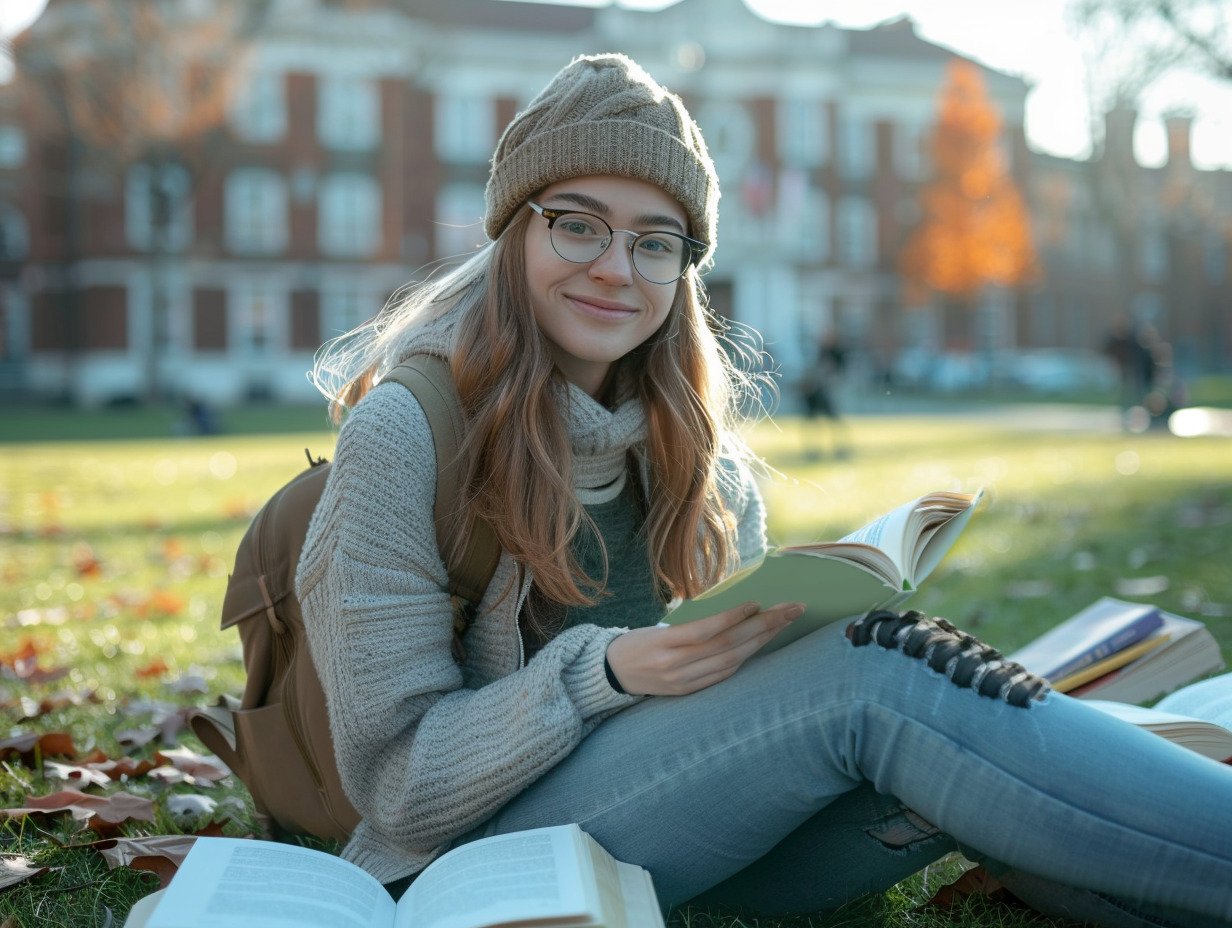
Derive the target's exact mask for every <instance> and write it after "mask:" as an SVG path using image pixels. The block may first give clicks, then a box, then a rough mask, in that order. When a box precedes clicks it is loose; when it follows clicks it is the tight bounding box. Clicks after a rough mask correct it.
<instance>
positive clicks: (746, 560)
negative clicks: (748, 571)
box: [720, 455, 767, 567]
mask: <svg viewBox="0 0 1232 928" xmlns="http://www.w3.org/2000/svg"><path fill="white" fill-rule="evenodd" d="M720 467H721V468H722V474H723V476H722V479H721V481H720V486H721V488H722V492H723V495H724V498H725V500H726V503H727V507H728V510H729V511H730V512H731V513H732V515H733V516H734V517H735V519H736V553H737V555H738V556H739V558H740V567H746V566H748V564H750V563H751V562H752V561H755V560H757V559H758V558H759V557H761V556H762V555H763V554H765V553H766V545H767V542H766V505H765V503H764V502H763V500H762V497H761V490H760V489H758V486H757V481H756V479H755V478H754V476H753V472H752V470H751V469H750V467H749V466H748V464H746V463H745V462H744V461H742V460H740V458H738V457H736V456H734V455H729V456H726V457H723V458H721V459H720Z"/></svg>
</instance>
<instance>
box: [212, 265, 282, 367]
mask: <svg viewBox="0 0 1232 928" xmlns="http://www.w3.org/2000/svg"><path fill="white" fill-rule="evenodd" d="M289 301H290V300H289V294H288V293H287V290H286V287H285V286H282V285H280V284H279V283H278V282H277V281H275V280H274V279H272V278H269V277H262V276H250V277H241V278H240V279H238V280H236V281H235V282H234V283H233V284H232V286H231V288H230V291H229V292H228V294H227V304H228V306H227V314H228V316H229V317H230V318H229V320H228V325H227V331H228V333H229V335H228V341H229V344H230V348H231V350H232V351H234V352H235V353H236V354H237V355H239V356H241V357H246V358H254V357H262V358H264V357H272V356H277V355H280V354H282V353H284V352H285V351H286V348H287V307H288V305H289Z"/></svg>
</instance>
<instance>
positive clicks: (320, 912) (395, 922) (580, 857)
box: [124, 825, 663, 928]
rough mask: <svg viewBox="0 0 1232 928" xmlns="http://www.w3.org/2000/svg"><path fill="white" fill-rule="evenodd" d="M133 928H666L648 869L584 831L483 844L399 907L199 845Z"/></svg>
mask: <svg viewBox="0 0 1232 928" xmlns="http://www.w3.org/2000/svg"><path fill="white" fill-rule="evenodd" d="M124 924H125V928H499V926H515V925H516V926H519V928H535V926H547V925H551V926H553V928H643V926H646V928H663V916H662V914H661V913H660V911H659V904H658V900H657V899H656V897H655V892H654V888H653V886H652V885H651V881H650V874H648V873H647V872H646V871H645V870H643V869H642V868H641V867H638V866H634V865H633V864H626V863H621V862H620V861H617V860H615V859H613V858H612V856H611V855H610V854H608V853H607V851H605V850H604V849H603V848H602V847H600V846H599V844H598V843H597V842H596V841H595V840H594V839H593V838H591V837H590V836H589V835H587V834H586V833H585V832H583V831H582V830H581V829H580V828H578V827H577V825H560V826H556V827H552V828H536V829H532V830H530V831H519V832H514V833H512V834H506V835H496V836H493V837H491V838H482V839H480V840H478V841H473V842H471V843H470V844H464V845H462V846H461V847H457V848H454V849H453V850H452V851H449V852H448V853H446V854H443V855H441V856H440V857H438V858H437V859H436V860H434V861H433V862H432V863H431V864H429V865H428V867H427V868H425V869H424V871H423V872H422V873H420V874H419V876H418V877H416V879H415V881H414V882H413V883H411V888H410V889H408V890H407V891H406V893H404V894H403V896H402V898H401V899H400V900H399V901H398V903H397V904H396V905H395V904H394V901H393V900H392V899H391V898H390V896H389V893H388V892H387V891H386V890H385V887H384V886H382V885H381V884H380V883H379V882H378V881H377V880H376V879H374V878H373V877H372V876H371V875H369V874H368V873H366V872H365V871H363V870H361V869H360V868H359V867H357V866H355V865H354V864H352V863H350V862H348V861H345V860H342V859H341V858H340V857H335V856H333V855H332V854H327V853H325V852H323V851H315V850H310V849H308V848H303V847H298V846H295V845H287V844H276V843H274V842H272V841H254V840H244V839H237V838H198V839H197V842H196V843H195V844H194V845H193V848H192V850H191V851H189V853H188V856H187V857H185V859H184V863H183V865H182V866H181V867H180V869H179V870H178V871H177V872H176V875H175V877H174V879H172V881H171V885H170V886H168V887H167V888H166V889H165V890H161V891H159V892H157V893H155V894H153V896H147V897H146V898H145V899H142V900H141V901H140V902H139V903H138V904H137V905H136V906H134V907H133V910H132V912H131V913H130V914H129V917H128V920H127V921H126V922H125V923H124Z"/></svg>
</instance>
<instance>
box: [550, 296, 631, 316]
mask: <svg viewBox="0 0 1232 928" xmlns="http://www.w3.org/2000/svg"><path fill="white" fill-rule="evenodd" d="M566 299H567V300H568V301H569V302H570V303H572V304H573V306H574V307H575V308H577V309H578V310H579V311H581V312H583V313H585V314H587V315H589V316H594V317H596V318H599V319H623V318H625V317H626V316H631V315H633V314H635V313H636V312H637V310H636V309H634V308H633V307H631V306H626V305H625V304H624V303H615V302H613V301H611V300H603V299H598V298H596V297H588V296H567V297H566Z"/></svg>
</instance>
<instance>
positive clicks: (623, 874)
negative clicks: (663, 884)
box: [616, 861, 663, 928]
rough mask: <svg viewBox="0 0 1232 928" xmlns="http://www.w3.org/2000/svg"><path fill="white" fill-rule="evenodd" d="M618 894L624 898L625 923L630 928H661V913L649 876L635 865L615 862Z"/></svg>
mask: <svg viewBox="0 0 1232 928" xmlns="http://www.w3.org/2000/svg"><path fill="white" fill-rule="evenodd" d="M616 871H617V873H618V874H619V876H620V894H621V896H622V897H623V898H624V906H625V923H626V924H628V925H629V926H630V928H663V913H662V911H660V909H659V899H658V897H657V896H656V895H655V891H654V883H653V881H652V880H651V879H650V874H649V873H647V872H646V871H645V870H644V869H643V868H641V867H638V866H636V865H635V864H626V863H622V862H620V861H616Z"/></svg>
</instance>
